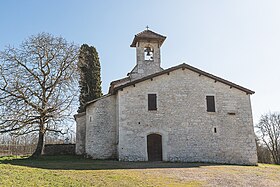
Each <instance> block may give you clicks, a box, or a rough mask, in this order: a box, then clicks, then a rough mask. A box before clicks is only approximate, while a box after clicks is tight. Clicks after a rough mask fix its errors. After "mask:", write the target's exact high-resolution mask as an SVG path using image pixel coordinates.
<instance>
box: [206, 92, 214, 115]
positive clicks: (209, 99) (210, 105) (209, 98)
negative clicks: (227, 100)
mask: <svg viewBox="0 0 280 187" xmlns="http://www.w3.org/2000/svg"><path fill="white" fill-rule="evenodd" d="M206 104H207V112H215V98H214V96H206Z"/></svg>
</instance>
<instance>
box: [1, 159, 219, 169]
mask: <svg viewBox="0 0 280 187" xmlns="http://www.w3.org/2000/svg"><path fill="white" fill-rule="evenodd" d="M0 164H11V165H16V166H26V167H32V168H41V169H52V170H118V169H159V168H194V167H201V166H214V165H220V164H211V163H179V162H177V163H174V162H120V161H117V160H93V159H87V158H83V157H80V156H42V157H40V158H37V159H34V158H30V157H29V158H28V157H25V158H24V157H20V158H14V157H13V158H9V157H5V158H0Z"/></svg>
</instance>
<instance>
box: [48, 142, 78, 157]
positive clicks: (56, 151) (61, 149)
mask: <svg viewBox="0 0 280 187" xmlns="http://www.w3.org/2000/svg"><path fill="white" fill-rule="evenodd" d="M44 155H75V144H46V145H45V146H44Z"/></svg>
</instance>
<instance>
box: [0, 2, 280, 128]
mask: <svg viewBox="0 0 280 187" xmlns="http://www.w3.org/2000/svg"><path fill="white" fill-rule="evenodd" d="M279 10H280V1H278V0H266V1H264V0H226V1H225V0H211V1H209V0H181V1H180V0H173V1H170V0H169V1H168V0H153V1H147V0H141V1H131V0H130V1H129V0H126V1H122V0H119V1H106V0H104V1H93V0H92V1H85V0H76V1H74V0H48V1H46V0H45V1H43V0H41V1H39V0H25V1H18V0H1V1H0V17H1V22H0V50H3V49H4V46H6V45H8V44H11V45H14V46H17V45H18V44H19V43H21V42H22V41H23V40H24V39H26V38H27V37H28V36H30V35H34V34H37V33H39V32H48V33H51V34H53V35H56V36H62V37H64V38H65V39H67V40H68V41H73V42H75V43H76V44H78V45H81V44H83V43H87V44H89V45H94V46H95V47H96V48H97V50H98V52H99V56H100V61H101V66H102V81H103V83H102V89H103V92H104V93H107V91H108V87H109V83H110V82H111V81H112V80H116V79H118V78H122V77H124V76H125V75H126V74H127V73H128V72H129V71H130V70H131V69H132V68H133V67H134V65H135V63H136V60H135V49H134V48H130V47H129V45H130V43H131V42H132V39H133V37H134V35H135V34H137V33H138V32H141V31H142V30H144V29H145V27H146V25H149V27H150V29H151V30H153V31H156V32H158V33H160V34H162V35H165V36H167V39H166V41H165V43H164V44H163V46H162V51H161V52H162V67H163V68H168V67H171V66H174V65H178V64H181V63H183V62H185V63H188V64H190V65H192V66H195V67H197V68H200V69H202V70H204V71H207V72H209V73H212V74H214V75H217V76H220V77H222V78H224V79H227V80H230V81H232V82H235V83H237V84H240V85H242V86H244V87H247V88H249V89H252V90H254V91H255V92H256V93H255V94H254V95H253V96H252V97H251V99H252V107H253V115H254V123H257V122H258V120H259V117H260V115H261V114H264V113H266V112H269V111H272V112H273V111H280V94H279V93H280V83H279V82H280V73H279V71H280V11H279Z"/></svg>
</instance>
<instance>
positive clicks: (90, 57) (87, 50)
mask: <svg viewBox="0 0 280 187" xmlns="http://www.w3.org/2000/svg"><path fill="white" fill-rule="evenodd" d="M78 68H79V72H80V81H79V84H80V85H79V86H80V99H79V100H80V106H79V109H78V112H79V113H80V112H85V104H86V103H87V102H89V101H92V100H94V99H97V98H99V97H101V96H102V91H101V77H100V69H101V68H100V62H99V57H98V53H97V51H96V49H95V47H93V46H88V45H87V44H83V45H82V46H81V48H80V51H79V61H78Z"/></svg>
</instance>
